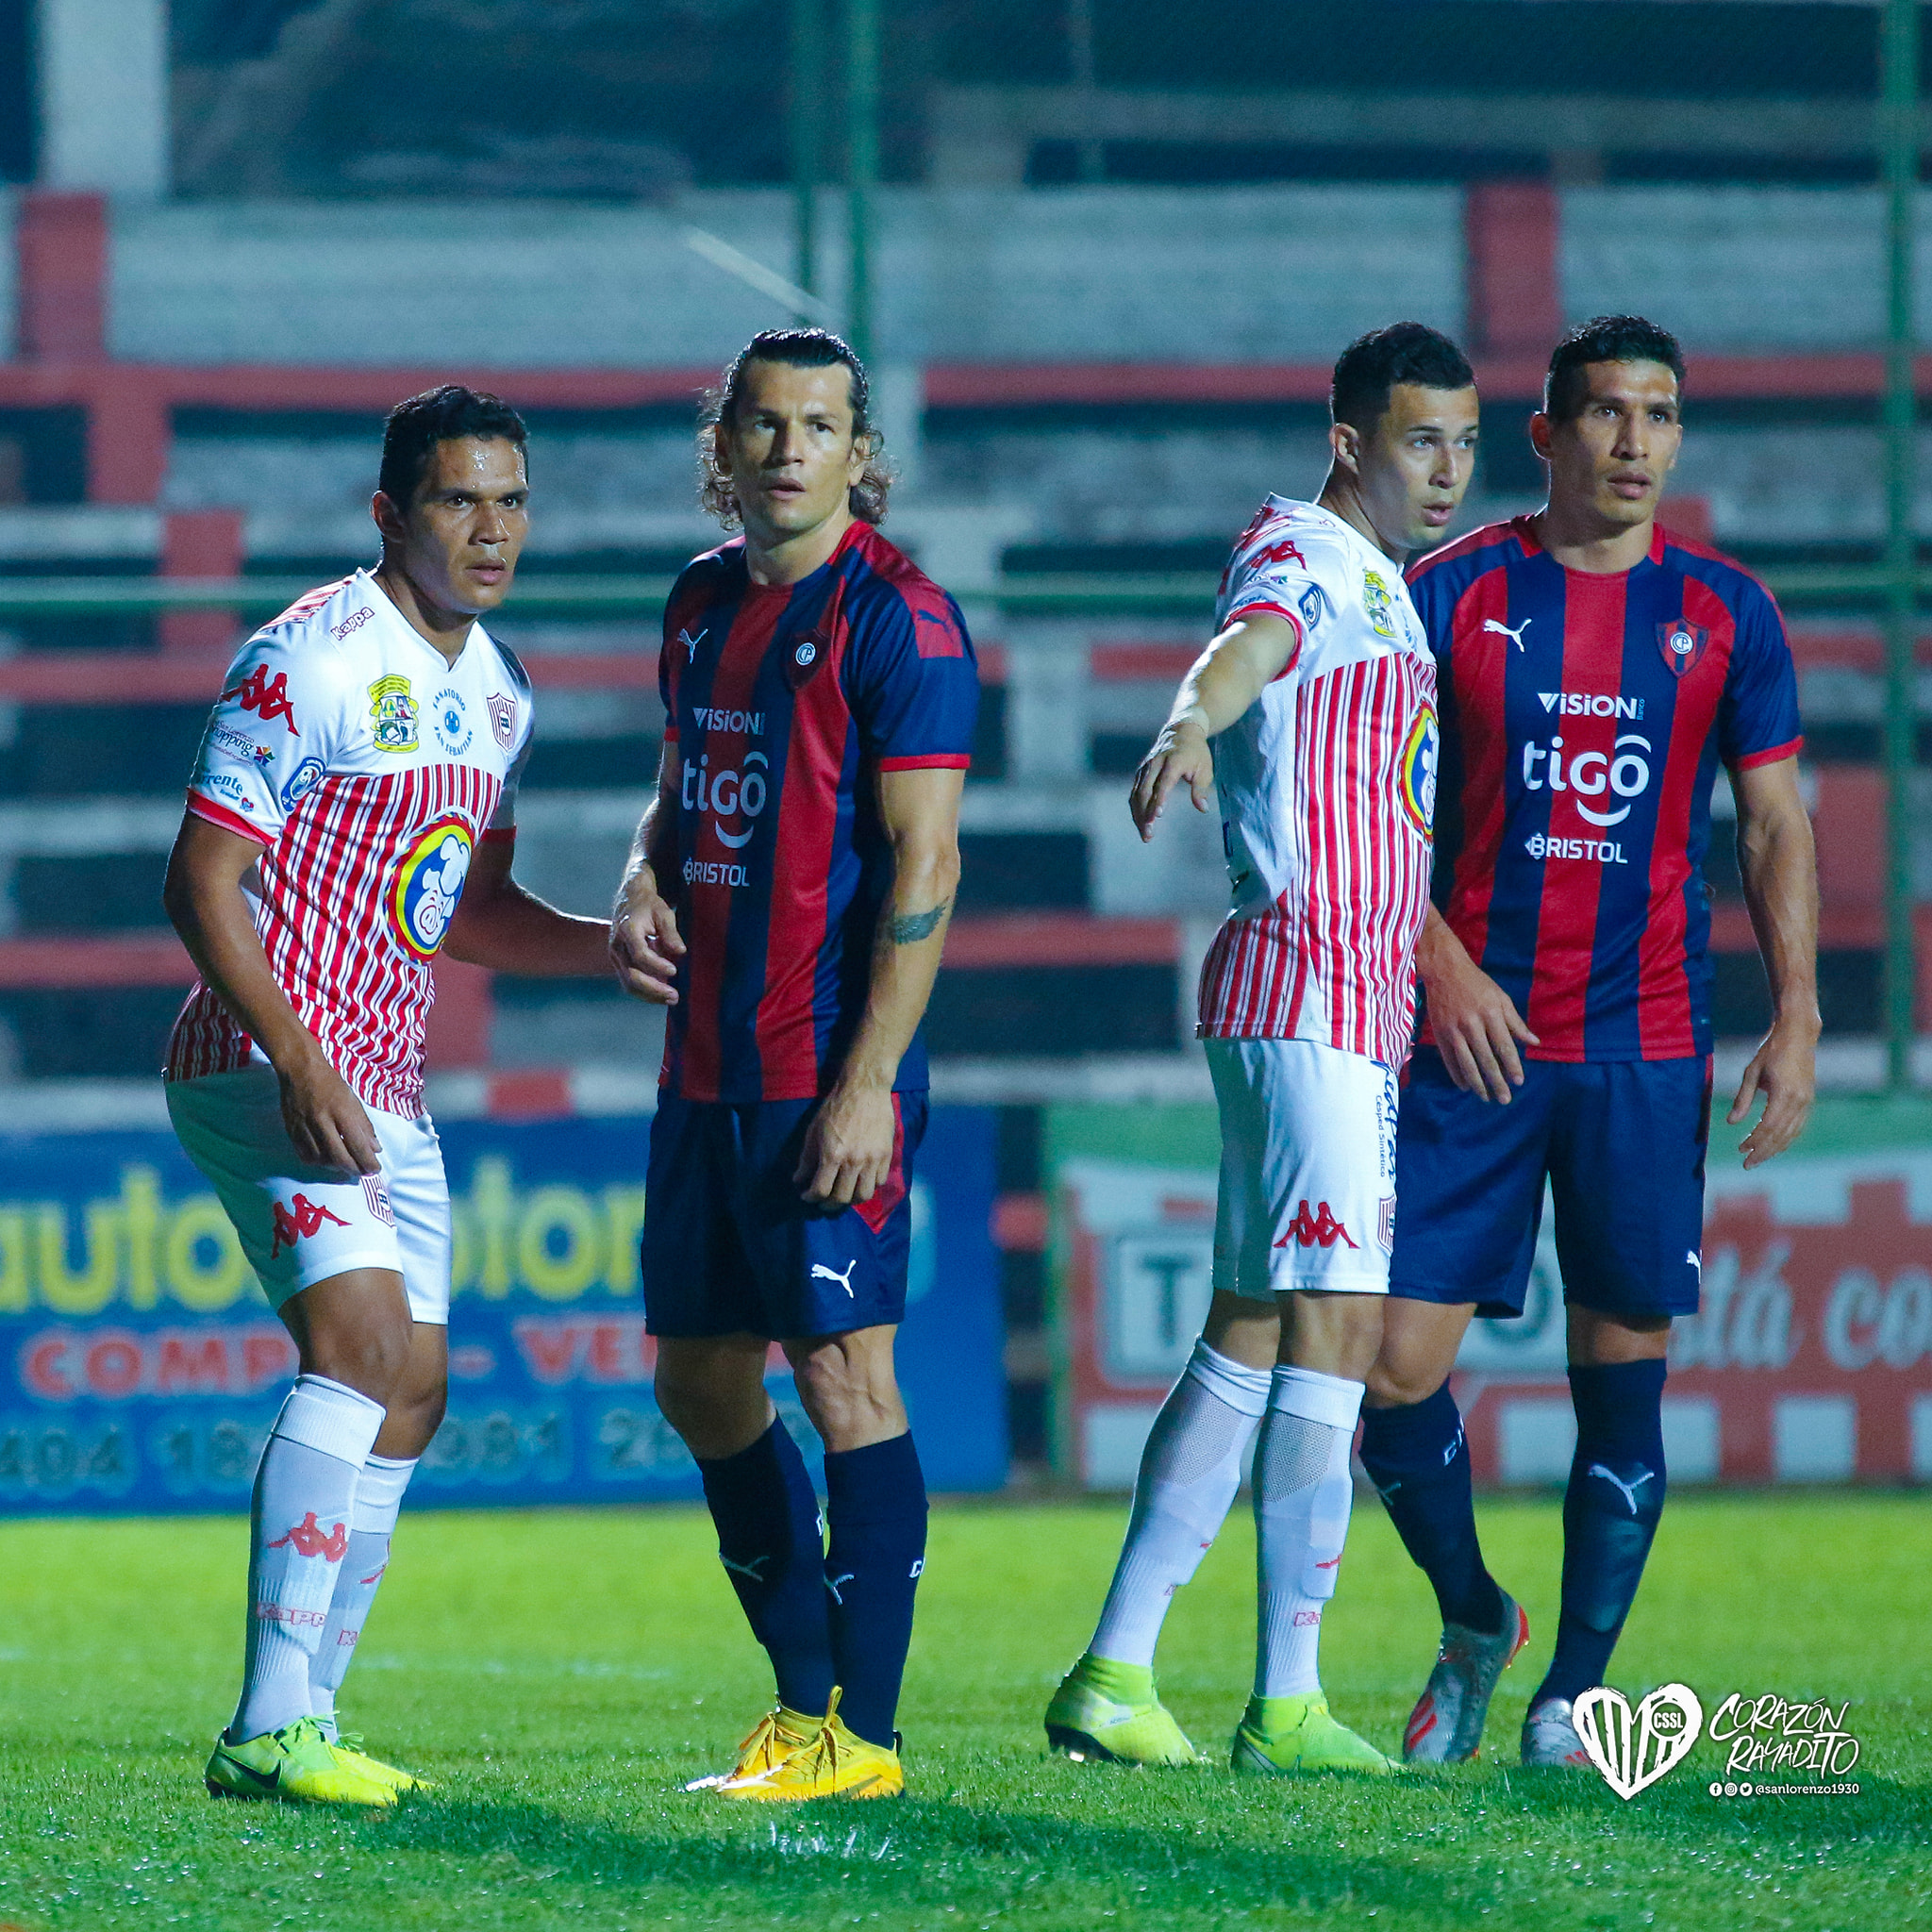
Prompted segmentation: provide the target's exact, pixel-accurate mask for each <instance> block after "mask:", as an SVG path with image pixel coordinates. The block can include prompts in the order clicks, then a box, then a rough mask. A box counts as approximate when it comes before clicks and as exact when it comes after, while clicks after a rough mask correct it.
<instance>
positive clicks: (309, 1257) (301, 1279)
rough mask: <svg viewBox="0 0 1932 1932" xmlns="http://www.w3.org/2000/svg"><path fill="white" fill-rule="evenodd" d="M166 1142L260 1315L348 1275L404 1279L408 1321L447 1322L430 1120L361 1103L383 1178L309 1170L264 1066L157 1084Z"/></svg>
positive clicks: (437, 1166)
mask: <svg viewBox="0 0 1932 1932" xmlns="http://www.w3.org/2000/svg"><path fill="white" fill-rule="evenodd" d="M167 1092H168V1117H169V1119H170V1120H172V1121H173V1122H174V1124H175V1138H176V1139H177V1140H179V1141H180V1142H181V1145H182V1148H183V1150H184V1151H185V1152H186V1154H187V1156H188V1158H189V1159H190V1160H192V1161H193V1163H194V1164H195V1166H196V1167H198V1168H199V1169H200V1170H201V1171H202V1173H203V1174H206V1175H207V1176H208V1180H209V1182H210V1183H211V1184H212V1186H213V1188H214V1191H215V1192H216V1194H217V1195H218V1196H219V1197H220V1199H221V1203H222V1206H223V1207H224V1208H225V1209H226V1210H227V1214H228V1219H229V1220H230V1221H231V1222H233V1223H234V1224H235V1232H236V1233H237V1234H238V1235H239V1236H240V1237H241V1238H242V1253H243V1254H244V1255H246V1256H247V1257H248V1265H249V1266H250V1267H251V1268H253V1269H254V1270H255V1273H256V1274H257V1276H258V1278H259V1280H260V1282H261V1286H262V1291H263V1292H264V1293H265V1294H266V1295H267V1296H268V1299H269V1306H270V1307H275V1308H279V1307H281V1305H282V1304H283V1303H284V1302H285V1301H287V1300H288V1299H289V1297H290V1296H291V1294H295V1293H297V1292H299V1291H301V1290H302V1289H305V1288H310V1287H312V1286H313V1285H314V1284H315V1283H316V1282H318V1281H326V1280H327V1279H328V1278H329V1277H330V1276H331V1275H333V1274H346V1273H347V1272H348V1271H349V1270H350V1269H352V1268H387V1269H389V1270H391V1272H392V1273H394V1274H400V1275H401V1276H402V1277H403V1288H404V1290H405V1291H406V1292H407V1293H408V1297H409V1314H410V1316H411V1317H412V1318H413V1319H414V1320H415V1321H418V1322H430V1323H434V1324H437V1325H438V1326H439V1327H446V1326H447V1325H448V1323H449V1260H450V1221H449V1182H448V1181H447V1180H446V1179H445V1178H444V1176H443V1172H442V1148H441V1144H440V1143H439V1142H438V1141H437V1138H436V1129H435V1127H433V1126H432V1125H431V1124H430V1122H429V1116H428V1115H427V1114H423V1115H420V1116H419V1117H417V1118H416V1119H414V1120H411V1119H410V1118H408V1116H407V1115H405V1114H399V1113H385V1112H384V1111H383V1110H382V1108H377V1107H369V1106H368V1105H367V1104H366V1103H365V1104H364V1111H365V1112H366V1113H367V1114H368V1116H369V1121H370V1124H371V1125H372V1126H373V1127H375V1135H376V1139H377V1140H378V1141H380V1142H381V1143H382V1172H381V1173H380V1174H364V1175H363V1176H362V1177H361V1178H360V1179H359V1180H354V1181H345V1180H343V1179H342V1177H341V1174H339V1173H337V1172H335V1171H334V1170H333V1169H330V1168H320V1167H310V1166H308V1164H307V1163H306V1162H305V1161H304V1160H303V1159H302V1158H301V1157H300V1156H299V1155H297V1154H296V1152H295V1149H294V1146H293V1143H292V1142H291V1141H290V1139H289V1130H288V1128H287V1127H286V1126H284V1125H283V1124H282V1100H281V1087H280V1084H279V1082H278V1081H277V1080H276V1078H275V1069H274V1068H273V1067H268V1066H246V1067H238V1068H237V1069H236V1070H235V1071H234V1072H232V1073H227V1074H205V1075H204V1076H203V1077H202V1078H200V1079H198V1080H170V1081H169V1082H168V1083H167Z"/></svg>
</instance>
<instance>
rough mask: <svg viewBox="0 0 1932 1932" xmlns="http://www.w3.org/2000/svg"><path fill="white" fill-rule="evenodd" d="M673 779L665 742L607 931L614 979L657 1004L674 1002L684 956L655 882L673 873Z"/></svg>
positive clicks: (636, 995)
mask: <svg viewBox="0 0 1932 1932" xmlns="http://www.w3.org/2000/svg"><path fill="white" fill-rule="evenodd" d="M671 782H672V779H671V747H670V745H669V744H666V745H665V747H664V751H663V754H662V757H661V758H660V760H659V762H658V795H657V797H656V798H654V799H653V800H652V801H651V803H650V804H649V805H648V806H646V807H645V808H644V815H643V817H642V818H641V820H639V822H638V830H637V837H636V838H635V839H633V840H632V841H631V847H630V858H629V860H628V862H627V863H626V864H625V869H624V880H623V883H622V884H620V885H619V887H618V889H617V905H616V908H614V909H613V911H612V912H611V914H610V928H609V932H608V935H607V941H608V951H609V958H610V966H611V970H612V971H613V972H614V973H615V974H617V983H618V985H620V986H621V987H623V988H624V990H625V992H627V993H629V994H630V995H631V996H632V997H633V998H634V999H641V1000H649V1001H650V1002H651V1003H652V1004H653V1005H654V1006H659V1007H675V1005H676V1004H677V987H676V979H677V962H678V961H679V960H680V959H681V958H684V940H683V938H682V937H681V936H680V935H679V933H678V930H677V914H676V912H675V910H674V908H672V906H671V903H670V901H669V900H667V899H666V898H665V896H664V894H663V893H662V892H661V891H659V890H658V880H659V879H660V878H668V877H669V876H670V875H671V868H672V865H673V863H674V855H673V853H672V852H671V850H670V849H669V845H668V838H669V833H670V828H671V826H672V825H673V824H675V819H674V817H673V812H674V811H675V793H672V792H670V791H668V789H667V788H668V787H669V786H670V784H671Z"/></svg>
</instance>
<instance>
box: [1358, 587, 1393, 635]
mask: <svg viewBox="0 0 1932 1932" xmlns="http://www.w3.org/2000/svg"><path fill="white" fill-rule="evenodd" d="M1362 609H1363V610H1364V611H1365V612H1367V614H1368V620H1369V628H1370V629H1371V630H1373V631H1374V633H1375V635H1376V636H1377V637H1378V638H1393V637H1394V636H1395V635H1396V631H1395V609H1394V606H1393V605H1392V604H1391V602H1390V600H1389V585H1388V583H1387V581H1386V579H1384V577H1383V576H1382V574H1381V573H1380V572H1379V571H1373V570H1365V571H1363V573H1362Z"/></svg>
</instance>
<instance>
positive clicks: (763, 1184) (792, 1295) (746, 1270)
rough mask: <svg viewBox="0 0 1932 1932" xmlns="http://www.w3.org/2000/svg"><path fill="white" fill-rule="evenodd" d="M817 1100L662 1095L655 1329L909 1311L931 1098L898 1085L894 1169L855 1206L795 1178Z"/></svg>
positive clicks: (648, 1248) (815, 1321)
mask: <svg viewBox="0 0 1932 1932" xmlns="http://www.w3.org/2000/svg"><path fill="white" fill-rule="evenodd" d="M818 1107H819V1103H818V1102H817V1101H816V1100H765V1101H758V1102H753V1103H750V1104H747V1105H743V1106H738V1105H733V1104H732V1103H730V1102H726V1101H705V1100H678V1099H675V1098H674V1097H672V1096H670V1095H668V1094H661V1095H659V1096H658V1114H657V1118H656V1119H655V1120H654V1121H652V1123H651V1159H650V1166H649V1169H648V1171H647V1173H646V1175H645V1182H644V1187H645V1193H644V1234H643V1245H642V1255H641V1261H642V1272H643V1289H644V1325H645V1327H646V1328H647V1329H648V1330H649V1331H650V1333H651V1334H653V1335H738V1334H751V1335H762V1336H765V1337H767V1338H768V1339H769V1340H771V1341H781V1340H785V1339H788V1338H791V1337H795V1336H810V1335H844V1334H848V1333H850V1331H851V1330H853V1329H855V1328H873V1327H877V1326H879V1325H880V1324H886V1323H897V1322H900V1321H902V1320H904V1318H905V1314H906V1262H907V1257H908V1251H909V1249H910V1246H911V1234H912V1202H911V1196H910V1189H911V1185H912V1158H913V1156H914V1154H915V1153H916V1152H917V1151H918V1148H919V1142H920V1140H921V1138H922V1137H923V1136H924V1132H925V1109H926V1099H925V1095H924V1093H895V1094H893V1095H892V1107H893V1110H894V1112H895V1113H896V1114H897V1116H898V1121H899V1131H898V1134H897V1136H896V1137H895V1139H894V1141H893V1144H892V1167H891V1173H890V1174H888V1175H887V1177H886V1181H885V1185H884V1186H883V1187H881V1188H880V1189H879V1190H878V1191H877V1192H876V1193H874V1195H873V1197H872V1199H871V1200H870V1201H867V1202H864V1203H862V1204H861V1205H859V1206H858V1207H856V1208H814V1207H812V1206H810V1205H809V1204H808V1202H806V1201H805V1200H803V1199H802V1198H801V1197H800V1194H799V1191H798V1183H797V1182H796V1181H795V1180H793V1179H792V1174H793V1173H794V1172H795V1171H796V1169H797V1166H798V1155H799V1149H800V1147H801V1146H802V1145H803V1144H804V1141H805V1133H806V1128H807V1127H808V1125H809V1124H810V1122H811V1117H812V1115H813V1114H814V1113H816V1112H817V1111H818Z"/></svg>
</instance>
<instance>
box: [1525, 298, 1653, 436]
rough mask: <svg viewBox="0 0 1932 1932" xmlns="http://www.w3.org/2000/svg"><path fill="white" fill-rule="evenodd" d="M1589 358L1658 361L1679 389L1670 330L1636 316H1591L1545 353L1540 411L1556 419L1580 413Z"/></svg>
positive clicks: (1587, 388)
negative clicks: (1547, 363)
mask: <svg viewBox="0 0 1932 1932" xmlns="http://www.w3.org/2000/svg"><path fill="white" fill-rule="evenodd" d="M1592 362H1661V363H1662V364H1663V365H1664V367H1665V368H1666V369H1668V370H1669V371H1670V372H1671V374H1672V375H1674V376H1675V377H1676V378H1677V390H1678V392H1679V394H1681V393H1682V392H1683V388H1684V352H1683V350H1682V349H1681V348H1679V347H1678V346H1677V339H1676V337H1675V336H1674V335H1673V334H1672V333H1671V332H1670V330H1669V329H1667V328H1659V327H1658V326H1657V324H1656V323H1654V322H1652V321H1650V320H1649V319H1648V318H1647V317H1645V316H1641V315H1593V316H1591V319H1590V320H1589V321H1588V322H1584V323H1579V324H1578V325H1576V326H1575V327H1574V328H1573V329H1572V330H1571V331H1570V333H1569V334H1568V335H1566V336H1565V337H1564V338H1563V340H1562V341H1560V342H1558V343H1557V346H1556V347H1555V348H1554V349H1553V350H1551V352H1550V373H1549V374H1548V375H1546V376H1545V377H1544V378H1543V414H1544V415H1546V416H1554V417H1555V418H1556V419H1557V422H1559V423H1562V422H1567V421H1569V419H1570V418H1571V417H1573V416H1576V415H1580V414H1581V413H1582V410H1583V399H1584V398H1585V396H1587V395H1588V394H1589V393H1590V378H1589V377H1588V376H1587V375H1585V374H1584V371H1585V370H1586V369H1588V368H1589V367H1590V365H1591V363H1592Z"/></svg>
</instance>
